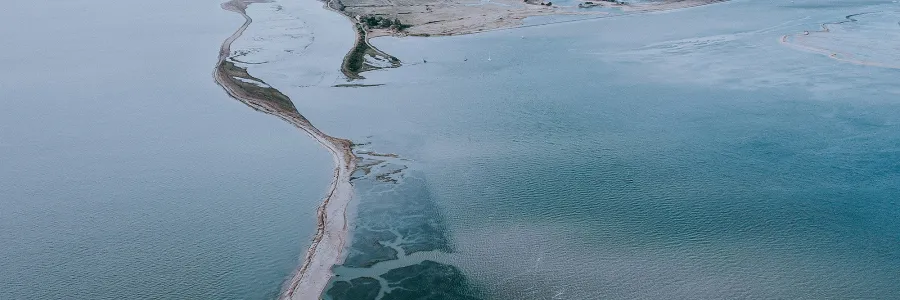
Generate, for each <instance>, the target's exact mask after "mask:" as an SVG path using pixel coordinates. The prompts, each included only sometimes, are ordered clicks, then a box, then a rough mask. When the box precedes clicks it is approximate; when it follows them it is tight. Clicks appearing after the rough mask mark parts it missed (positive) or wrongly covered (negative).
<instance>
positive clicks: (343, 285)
mask: <svg viewBox="0 0 900 300" xmlns="http://www.w3.org/2000/svg"><path fill="white" fill-rule="evenodd" d="M380 277H381V278H383V279H384V280H386V281H387V286H388V288H389V291H385V293H384V295H382V296H381V297H380V298H379V294H380V290H381V283H380V282H379V280H378V279H375V278H371V277H359V278H354V279H352V280H350V281H343V280H341V281H335V282H334V283H333V285H332V287H331V289H329V290H328V292H327V295H328V296H329V297H330V298H331V299H334V300H344V299H346V300H349V299H353V300H376V299H381V300H413V299H415V300H439V299H446V300H476V299H479V298H476V297H474V296H471V294H472V291H471V290H470V289H469V287H468V286H469V285H468V284H467V282H466V277H465V275H463V274H462V272H460V271H459V269H457V268H456V267H454V266H451V265H445V264H441V263H438V262H434V261H430V260H426V261H423V262H421V263H418V264H415V265H409V266H405V267H400V268H396V269H393V270H390V271H388V272H387V273H384V274H382V275H381V276H380Z"/></svg>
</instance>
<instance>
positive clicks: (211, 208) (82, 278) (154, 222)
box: [0, 1, 332, 299]
mask: <svg viewBox="0 0 900 300" xmlns="http://www.w3.org/2000/svg"><path fill="white" fill-rule="evenodd" d="M5 4H6V5H5V8H4V9H3V11H2V12H0V27H2V29H0V39H2V40H3V41H4V43H3V44H4V45H5V47H4V50H3V53H2V54H0V64H2V65H3V70H2V71H0V103H2V105H3V109H2V110H0V157H2V158H0V240H2V241H3V242H2V243H0V270H2V272H0V299H123V298H129V299H271V298H274V296H275V295H277V293H278V292H279V290H280V287H281V284H282V282H283V280H284V279H285V278H286V277H287V276H289V275H290V274H291V272H292V271H293V270H294V269H295V268H296V266H297V264H298V258H299V256H300V255H301V254H302V253H303V252H304V251H305V249H306V247H307V246H308V243H309V240H310V237H311V236H312V234H313V230H314V228H315V227H314V226H315V225H314V224H315V216H314V211H315V207H316V206H317V205H318V203H319V202H320V201H321V199H322V197H323V195H324V193H325V191H326V188H327V185H328V183H329V181H330V176H331V168H332V166H331V164H332V163H331V159H330V157H329V156H328V154H327V152H325V151H324V150H322V149H320V147H319V146H318V145H317V144H315V143H313V142H311V141H310V140H309V139H308V138H307V137H306V136H305V135H303V134H302V133H301V132H299V131H298V130H296V129H294V128H291V127H290V126H288V125H287V124H285V123H283V122H281V121H280V120H277V119H275V118H272V117H270V116H266V115H263V114H260V113H257V112H254V111H252V110H251V109H249V108H247V107H246V106H244V105H242V104H240V103H239V102H237V101H234V100H232V99H230V98H228V97H227V96H226V95H225V93H224V92H223V91H222V90H221V88H219V87H218V86H216V84H215V83H214V82H213V79H212V76H211V72H212V68H213V66H214V65H215V59H216V55H217V53H218V46H219V44H220V43H221V41H222V40H224V39H225V38H226V37H228V35H230V34H231V32H233V30H234V29H235V28H237V26H239V25H240V24H241V23H242V22H243V19H242V18H240V16H238V15H236V14H233V13H230V12H226V11H223V10H221V9H220V8H219V1H150V2H137V1H15V2H10V3H5Z"/></svg>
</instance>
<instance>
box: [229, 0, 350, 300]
mask: <svg viewBox="0 0 900 300" xmlns="http://www.w3.org/2000/svg"><path fill="white" fill-rule="evenodd" d="M258 2H262V1H260V0H232V1H229V2H226V3H224V4H222V8H224V9H226V10H229V11H233V12H236V13H239V14H241V15H242V16H243V17H244V20H245V21H244V24H243V25H241V27H240V28H238V30H237V31H235V32H234V34H232V35H231V36H230V37H228V39H226V40H225V42H223V43H222V46H221V48H220V50H219V60H218V63H217V64H216V68H215V71H214V73H213V77H214V78H215V80H216V83H218V84H219V85H220V86H221V87H222V88H223V89H225V91H226V92H227V93H228V95H229V96H231V97H232V98H234V99H236V100H238V101H241V102H242V103H244V104H246V105H247V106H249V107H250V108H253V109H254V110H256V111H259V112H263V113H266V114H270V115H273V116H276V117H279V118H281V119H282V120H284V121H286V122H288V123H290V124H291V125H294V126H295V127H297V128H299V129H300V130H302V131H303V132H305V133H306V134H307V135H309V136H310V137H312V138H313V139H315V140H316V141H317V142H319V144H321V145H322V146H323V147H325V149H327V150H328V152H329V153H330V154H331V157H332V159H333V160H334V164H335V168H334V176H333V178H332V181H331V186H330V187H329V189H328V193H327V195H326V196H325V199H324V200H323V201H322V204H321V205H320V206H319V208H318V212H317V229H316V234H315V236H314V238H313V241H312V245H311V246H310V247H309V249H308V250H307V252H306V255H305V257H304V259H303V261H302V263H301V266H300V268H299V269H298V271H297V272H296V273H295V274H294V276H293V277H292V278H291V279H290V280H289V281H288V282H287V283H286V286H285V289H284V292H283V294H282V296H281V298H282V299H317V298H318V297H319V295H320V294H321V293H322V291H323V290H324V289H325V285H327V284H328V281H329V280H330V279H331V276H332V272H331V267H332V266H334V265H335V264H339V263H340V262H341V258H342V255H341V251H343V249H344V244H345V243H346V241H347V216H346V209H347V205H348V203H349V202H350V199H351V198H352V194H353V188H352V187H351V185H350V174H351V173H352V172H353V171H354V170H355V169H356V157H355V156H354V154H353V152H352V150H351V142H350V141H349V140H345V139H341V138H335V137H332V136H329V135H327V134H325V133H323V132H322V131H320V130H319V129H318V128H316V127H315V126H313V124H312V123H310V122H309V120H307V119H306V118H305V117H303V115H301V114H300V113H299V112H298V111H297V109H296V108H295V107H294V104H293V102H291V100H290V98H288V97H287V96H286V95H284V94H282V93H281V92H280V91H278V90H277V89H275V88H272V87H271V86H269V85H268V84H266V83H265V82H264V81H262V80H260V79H258V78H255V77H253V76H251V75H250V74H249V73H247V70H246V69H245V68H243V67H240V66H238V65H237V64H235V62H234V61H231V60H230V55H231V44H232V43H233V42H234V41H235V40H236V39H237V38H239V37H240V36H241V34H243V32H244V30H245V29H247V27H248V26H249V25H250V23H251V22H253V20H252V19H251V18H250V17H249V16H248V15H247V14H246V8H247V6H248V5H249V4H252V3H258Z"/></svg>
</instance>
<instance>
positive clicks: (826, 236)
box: [300, 1, 900, 299]
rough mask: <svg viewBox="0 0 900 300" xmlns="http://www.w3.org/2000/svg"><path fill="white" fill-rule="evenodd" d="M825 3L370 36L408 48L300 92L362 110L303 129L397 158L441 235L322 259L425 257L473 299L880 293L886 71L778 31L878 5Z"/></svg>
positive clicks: (888, 139) (895, 111) (890, 139)
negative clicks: (446, 245)
mask: <svg viewBox="0 0 900 300" xmlns="http://www.w3.org/2000/svg"><path fill="white" fill-rule="evenodd" d="M834 4H838V5H833V6H832V5H830V3H828V2H824V3H823V2H821V1H817V2H807V3H801V2H798V3H795V4H786V3H774V2H767V1H735V2H731V3H727V4H719V5H713V6H708V7H703V8H696V9H689V10H682V11H677V12H669V13H659V14H648V15H632V16H627V17H621V18H607V19H602V20H591V21H583V22H571V23H561V24H555V25H548V26H539V27H529V28H524V29H516V30H508V31H498V32H491V33H485V34H480V35H476V36H461V37H450V38H427V39H426V38H422V39H415V38H404V39H376V40H375V41H373V43H374V44H375V45H376V46H378V47H380V48H381V49H382V50H385V51H387V52H389V53H392V54H394V55H396V56H397V57H399V58H400V59H401V60H405V61H407V62H413V63H410V64H407V65H406V66H404V67H402V68H400V69H395V70H389V71H383V72H371V73H367V74H365V75H366V76H367V77H368V78H369V79H368V81H366V83H386V84H385V85H384V86H379V87H373V88H366V89H353V90H341V91H334V90H333V89H309V90H307V93H315V94H320V95H322V96H323V97H324V96H325V95H329V96H330V97H331V99H334V100H332V101H331V102H330V105H331V106H332V108H329V110H332V109H333V106H339V107H345V108H346V109H350V110H353V111H356V112H357V113H358V114H367V115H371V116H373V117H372V118H362V119H353V120H351V121H350V122H347V121H346V120H328V119H326V120H325V121H324V122H319V124H318V126H319V127H320V128H323V129H324V130H326V131H328V132H331V133H333V134H336V135H339V136H344V137H349V138H352V139H355V140H357V141H371V142H372V144H370V145H367V146H366V147H367V148H369V149H373V150H375V151H378V152H381V153H396V154H398V155H399V156H401V157H404V158H406V159H409V160H411V161H414V163H410V165H412V167H410V171H405V172H408V173H407V174H411V175H410V176H413V177H414V178H417V179H418V178H421V180H422V181H423V182H424V183H425V187H423V188H421V189H420V191H417V192H416V195H420V194H422V193H423V192H422V191H424V193H425V195H424V196H418V197H419V198H427V199H431V201H433V202H434V203H436V204H437V206H438V207H440V208H441V209H440V211H439V213H435V214H433V218H434V220H438V221H441V222H442V224H444V225H445V226H446V227H447V228H448V230H447V232H446V234H448V235H449V238H450V240H451V241H452V247H451V249H450V250H449V251H446V250H440V249H438V250H436V251H432V252H427V253H416V254H413V255H410V256H405V257H401V259H400V262H385V263H380V264H376V265H375V266H374V267H371V268H369V269H359V268H353V266H349V267H350V268H347V267H342V268H338V269H337V270H338V274H344V278H343V279H342V280H347V279H348V278H355V277H357V276H362V277H371V278H376V279H377V278H379V277H381V278H384V279H387V278H385V277H384V276H382V275H381V274H386V272H388V271H389V270H391V269H394V268H398V267H400V266H403V265H415V264H418V263H419V262H420V261H423V260H434V261H438V262H441V263H445V264H450V265H454V266H456V267H458V268H459V269H460V270H462V273H463V274H465V275H466V277H467V279H466V281H467V282H468V284H469V285H471V286H472V289H473V290H474V291H471V290H470V291H468V292H467V293H468V295H470V296H476V297H481V298H489V299H547V298H554V297H555V298H559V299H597V298H600V299H607V298H615V299H634V298H684V299H696V298H714V299H721V298H885V299H889V298H892V297H893V295H897V294H898V293H900V285H898V284H897V282H900V222H898V221H897V220H898V217H900V207H898V195H900V165H898V163H897V161H898V158H900V157H898V155H900V148H898V147H897V145H898V142H900V136H898V135H897V132H898V129H900V128H898V126H900V105H898V103H897V102H896V99H897V94H898V89H897V86H896V82H895V80H894V78H896V76H897V75H898V71H897V70H894V69H889V68H876V67H867V66H859V65H854V64H849V63H841V62H839V61H836V60H833V59H830V58H828V57H827V56H825V55H819V54H812V53H807V52H801V51H796V50H795V49H792V48H789V47H786V46H784V45H781V44H780V42H779V38H780V37H781V36H782V35H784V34H794V33H797V32H803V31H804V30H817V29H818V28H819V25H820V24H821V23H824V22H830V21H833V20H835V19H837V20H840V19H843V18H844V16H846V15H849V14H852V13H855V12H857V11H867V10H886V11H890V10H895V9H896V8H897V6H896V4H892V3H890V2H871V3H859V4H857V5H848V4H847V3H846V2H845V1H842V2H834ZM885 30H887V29H885ZM894 30H898V29H894ZM863 34H865V33H863ZM885 43H889V41H885ZM422 58H427V60H428V62H427V63H417V62H419V61H422ZM489 58H490V59H489ZM300 109H301V110H305V111H306V112H307V114H312V115H325V114H326V113H324V112H323V113H318V112H316V111H317V110H320V109H319V108H317V107H315V106H308V107H301V108H300ZM323 111H324V110H323ZM370 136H371V137H370ZM414 172H419V173H414ZM416 181H418V180H416ZM400 184H401V186H402V184H403V182H401V183H400ZM358 193H359V194H360V196H359V199H360V201H361V204H360V214H359V219H358V226H359V227H358V228H365V227H367V226H369V225H368V224H371V223H372V222H373V221H371V220H369V221H367V219H366V218H367V216H368V217H369V218H373V217H375V218H377V216H378V214H373V213H371V212H370V213H367V212H366V208H365V204H366V201H367V199H377V202H384V201H385V200H384V199H383V198H382V197H381V195H383V194H378V195H373V196H370V197H369V198H367V196H366V194H365V191H359V192H358ZM397 199H398V200H397V201H408V200H403V199H404V198H403V197H397ZM405 215H406V211H404V212H403V213H399V214H398V216H405ZM395 224H396V225H395V227H396V228H405V227H406V226H408V225H409V223H404V220H402V219H400V220H396V221H395ZM360 232H366V231H360ZM400 236H401V237H400V240H392V239H394V238H395V236H390V235H389V236H388V237H389V238H388V239H387V240H388V242H387V243H385V244H391V245H392V244H395V243H396V242H397V241H401V242H402V241H403V239H404V236H405V235H400ZM358 239H359V240H364V241H365V239H363V237H358ZM367 242H368V241H367ZM404 261H405V263H404ZM379 280H381V279H379ZM380 284H381V285H382V286H383V287H385V288H384V289H382V291H386V292H388V293H387V295H382V296H383V297H384V298H385V299H395V298H394V297H393V296H391V295H390V291H398V289H397V288H398V287H401V286H403V284H402V283H398V282H395V281H391V280H390V279H387V280H384V281H381V283H380ZM403 288H404V289H405V288H407V287H406V286H403ZM399 290H403V289H399ZM454 291H459V289H456V290H454Z"/></svg>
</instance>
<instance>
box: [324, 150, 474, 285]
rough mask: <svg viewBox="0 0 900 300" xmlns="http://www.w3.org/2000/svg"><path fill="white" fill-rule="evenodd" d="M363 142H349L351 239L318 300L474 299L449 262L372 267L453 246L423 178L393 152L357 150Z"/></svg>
mask: <svg viewBox="0 0 900 300" xmlns="http://www.w3.org/2000/svg"><path fill="white" fill-rule="evenodd" d="M369 145H370V144H357V145H355V146H356V147H357V150H356V151H355V153H356V155H357V157H358V159H359V160H358V162H357V170H356V172H354V174H353V177H352V178H351V181H352V182H353V185H354V189H356V191H357V193H356V194H357V197H358V199H359V201H360V202H359V204H358V207H357V216H356V219H355V220H354V222H353V225H352V228H353V229H352V230H351V232H352V235H353V237H352V242H351V244H350V246H349V247H348V248H347V249H346V251H347V257H346V258H345V260H344V263H343V265H341V266H339V267H336V268H335V274H336V276H335V277H333V279H332V282H331V283H330V284H329V286H328V288H327V289H326V292H325V294H324V295H323V298H324V299H330V300H351V299H352V300H365V299H371V300H407V299H435V300H437V299H451V300H453V299H465V300H470V299H480V298H479V297H477V296H475V295H477V294H478V293H477V291H475V289H474V288H472V286H471V285H470V284H469V282H468V280H467V278H466V276H465V274H463V273H462V271H461V270H459V269H458V268H456V267H455V266H452V265H448V264H443V263H439V262H435V261H431V260H424V261H422V260H421V259H419V260H416V259H408V261H410V262H409V263H408V264H400V265H401V266H400V267H397V268H394V269H390V270H387V271H384V270H385V269H384V268H380V269H376V268H373V267H374V266H376V265H378V264H379V263H384V262H391V263H392V264H393V263H396V261H397V260H399V261H405V260H404V259H405V258H407V256H409V255H412V254H414V253H417V252H431V251H434V252H443V253H451V252H453V247H452V245H451V242H450V239H449V237H448V236H447V230H446V227H445V225H444V218H443V216H442V215H441V214H440V212H439V210H438V208H437V205H436V204H435V203H434V201H433V199H432V196H431V194H430V192H429V189H428V186H427V184H426V181H425V179H424V177H423V176H421V175H420V174H418V173H416V172H415V171H413V170H410V169H409V167H408V166H407V163H408V161H406V160H405V159H403V158H402V157H399V156H398V155H396V154H391V153H376V152H373V151H364V150H359V149H358V148H360V147H361V146H369ZM349 273H352V274H353V275H352V276H347V275H348V274H349ZM342 275H343V276H344V277H343V278H342Z"/></svg>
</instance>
